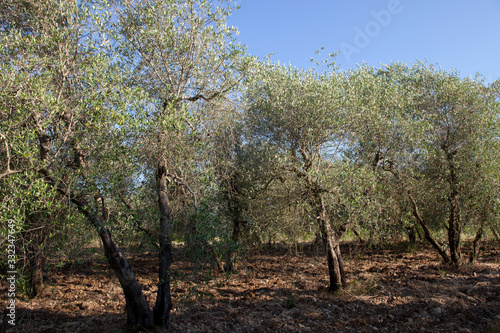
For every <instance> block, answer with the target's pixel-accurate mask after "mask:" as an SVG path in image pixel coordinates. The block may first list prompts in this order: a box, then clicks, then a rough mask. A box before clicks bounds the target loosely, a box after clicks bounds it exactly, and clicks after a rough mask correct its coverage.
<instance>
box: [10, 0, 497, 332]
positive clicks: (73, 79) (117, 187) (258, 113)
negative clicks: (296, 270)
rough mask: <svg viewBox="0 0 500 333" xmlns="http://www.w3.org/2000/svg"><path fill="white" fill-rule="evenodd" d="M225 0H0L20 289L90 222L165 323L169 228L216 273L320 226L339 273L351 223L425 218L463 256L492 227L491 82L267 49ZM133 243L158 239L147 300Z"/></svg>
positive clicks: (137, 304) (381, 228) (79, 244)
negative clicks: (343, 64)
mask: <svg viewBox="0 0 500 333" xmlns="http://www.w3.org/2000/svg"><path fill="white" fill-rule="evenodd" d="M234 9H236V8H235V7H234V6H233V4H232V3H230V2H228V1H224V0H221V1H214V2H212V1H208V0H189V1H180V0H141V1H129V0H123V1H106V0H95V1H93V0H89V1H73V0H50V1H42V2H40V1H36V0H22V1H18V0H2V1H0V39H1V42H2V47H1V48H0V66H1V71H0V83H1V84H2V89H1V91H0V157H1V158H0V221H1V222H2V225H7V224H8V223H10V222H9V221H14V223H15V230H16V236H17V240H16V249H17V253H16V254H17V262H18V263H17V265H18V269H19V272H20V274H21V276H22V280H21V283H20V285H22V287H21V290H22V291H23V293H25V294H26V295H27V296H30V297H34V296H36V295H39V294H41V293H42V292H43V290H44V288H45V286H44V277H46V276H48V275H49V274H50V271H51V269H53V268H54V265H55V263H57V262H58V261H70V260H74V258H75V257H77V256H78V254H77V253H79V252H78V251H86V250H88V249H89V248H91V247H94V245H95V243H93V242H94V241H96V242H98V243H97V244H100V246H101V248H102V250H103V254H104V255H105V257H106V261H107V264H108V265H109V267H110V269H111V270H112V271H113V273H114V274H115V275H116V277H117V278H118V281H119V283H120V286H121V288H122V290H123V294H124V296H125V309H126V313H127V323H126V324H127V326H129V327H131V328H137V329H142V328H144V329H151V328H152V327H156V328H160V329H163V328H167V327H168V326H169V323H170V312H171V310H172V308H173V304H172V295H171V282H172V276H173V275H174V274H173V272H172V271H171V263H172V260H173V253H172V249H173V246H174V245H173V242H174V241H175V242H176V243H177V244H179V245H178V246H182V247H184V248H186V251H187V253H188V254H189V258H190V260H192V261H193V263H194V264H193V265H194V267H197V268H199V269H213V270H214V271H215V272H217V274H220V273H226V274H231V272H234V271H237V267H238V261H240V260H241V259H242V258H244V255H245V251H250V250H254V249H258V248H260V247H262V246H264V244H266V243H267V244H269V245H271V246H272V244H273V243H274V242H285V243H287V244H295V245H296V244H298V243H311V244H312V246H316V245H317V244H318V243H319V244H321V246H320V248H321V251H322V253H323V255H324V256H325V257H326V263H327V268H328V271H327V272H325V273H327V274H328V279H329V286H328V287H329V289H330V290H331V291H338V290H341V289H342V288H344V287H345V286H346V285H347V283H348V280H349V272H346V270H345V268H344V262H343V256H342V253H341V250H340V243H341V240H343V239H345V237H346V235H347V237H349V239H354V240H358V241H361V242H363V243H367V242H368V243H370V244H375V243H377V242H380V243H382V241H386V240H394V239H398V240H401V239H408V241H409V242H411V243H412V245H415V244H416V242H417V238H419V237H420V239H421V240H423V241H426V242H428V243H429V244H430V246H432V247H433V249H434V250H435V251H436V252H437V254H438V255H439V256H440V257H441V258H442V261H443V262H444V263H445V264H451V265H454V266H457V267H458V266H460V265H462V264H463V263H465V262H466V257H467V256H468V260H469V261H470V262H474V261H475V260H477V258H478V256H479V255H480V249H481V242H482V241H483V240H485V239H487V238H492V237H495V238H497V239H498V233H499V229H500V195H499V193H500V173H499V172H500V171H499V170H500V165H499V163H500V162H499V161H500V108H499V106H500V104H499V103H500V89H499V87H500V84H499V81H497V82H494V83H492V84H486V83H484V82H483V81H482V80H481V77H479V76H478V77H477V78H463V77H461V76H460V75H459V73H457V72H454V71H445V70H443V69H441V68H439V67H437V66H433V65H430V64H428V63H422V62H417V63H415V64H412V65H403V64H400V63H391V64H389V65H385V66H381V67H379V68H374V67H370V66H367V65H363V66H359V67H358V68H356V69H351V70H348V71H342V70H340V69H339V68H338V67H337V65H336V64H335V62H332V60H335V59H334V58H335V57H334V56H333V55H332V56H331V57H330V58H328V61H325V62H324V65H325V66H324V68H320V67H319V66H318V67H314V68H313V67H311V68H301V69H299V68H295V67H293V66H291V65H280V64H279V63H273V62H271V61H269V60H268V59H266V60H263V61H260V60H258V59H256V58H254V57H251V56H249V55H247V54H246V49H245V47H244V46H241V45H240V44H238V43H237V39H236V35H237V29H236V28H234V27H229V26H227V24H226V19H227V17H228V16H229V15H230V14H231V12H232V10H234ZM1 230H2V233H1V237H2V239H3V240H4V239H7V232H6V231H5V230H4V228H2V229H1ZM343 237H344V238H343ZM465 243H467V244H468V245H470V246H469V247H468V248H467V250H464V248H463V245H464V244H465ZM92 244H94V245H92ZM2 246H4V245H2ZM129 247H130V248H132V247H133V248H135V249H139V251H147V250H150V249H154V250H155V251H157V252H158V272H157V273H158V280H157V286H158V289H157V291H156V303H155V305H154V307H153V308H152V309H151V308H150V304H149V303H148V301H147V299H146V297H145V295H144V293H143V288H144V286H142V285H141V284H140V283H139V282H138V279H137V278H136V276H135V273H134V270H133V267H132V265H129V263H128V260H127V258H126V257H127V255H128V254H127V253H128V248H129ZM304 260H307V258H304ZM2 265H3V263H2ZM207 267H208V268H207ZM3 268H4V267H2V269H3Z"/></svg>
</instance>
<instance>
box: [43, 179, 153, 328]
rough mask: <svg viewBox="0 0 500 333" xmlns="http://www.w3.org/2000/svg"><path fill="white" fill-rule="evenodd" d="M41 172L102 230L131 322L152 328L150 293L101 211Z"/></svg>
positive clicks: (98, 229)
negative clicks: (95, 209) (117, 242)
mask: <svg viewBox="0 0 500 333" xmlns="http://www.w3.org/2000/svg"><path fill="white" fill-rule="evenodd" d="M40 173H41V174H42V175H43V176H44V179H45V181H46V182H47V183H48V184H50V185H51V186H54V187H55V188H56V189H57V190H58V192H59V193H61V194H62V195H64V196H65V197H68V198H70V200H71V202H72V203H73V204H74V205H75V206H76V207H77V209H78V211H79V212H80V213H82V214H83V215H84V216H85V217H86V218H87V220H88V221H89V222H90V223H91V224H92V225H93V226H94V228H95V229H96V230H97V232H98V233H99V237H100V238H101V240H102V245H103V247H104V254H105V255H106V258H107V259H108V263H109V266H110V267H111V268H112V269H113V271H114V272H115V274H116V277H117V278H118V281H119V282H120V285H121V287H122V289H123V294H124V295H125V302H126V309H127V326H130V327H144V328H150V327H152V326H153V313H152V312H151V309H150V308H149V304H148V302H147V301H146V297H145V296H144V294H143V292H142V288H141V286H140V285H139V284H138V283H137V280H136V278H135V275H134V273H133V271H132V268H131V267H130V265H129V264H128V262H127V259H125V257H124V256H123V254H122V253H121V251H120V250H119V249H118V247H117V246H116V245H115V243H114V242H113V240H112V239H111V234H110V233H109V230H108V229H106V228H105V227H104V226H103V224H102V221H101V220H100V219H99V217H98V215H97V214H94V213H93V212H92V211H90V209H89V207H91V205H90V204H89V203H88V202H87V201H86V200H85V198H84V197H81V196H76V195H75V194H74V193H71V192H70V191H68V189H67V188H66V187H65V186H64V185H63V184H62V183H58V182H57V180H56V179H55V178H54V176H52V175H51V174H50V172H49V171H48V170H47V169H41V170H40Z"/></svg>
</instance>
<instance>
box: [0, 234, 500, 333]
mask: <svg viewBox="0 0 500 333" xmlns="http://www.w3.org/2000/svg"><path fill="white" fill-rule="evenodd" d="M499 248H500V247H499V244H498V243H496V244H495V243H490V244H488V245H487V246H486V248H485V249H484V252H483V256H481V257H480V260H479V263H478V264H475V265H470V266H464V267H463V268H461V269H455V268H451V267H446V266H443V265H442V264H441V262H440V260H439V258H438V257H437V255H436V254H435V252H434V251H432V250H431V249H428V248H424V247H423V246H422V247H421V248H419V249H418V250H417V251H414V252H408V251H406V249H405V248H404V246H401V245H394V246H390V247H388V248H386V249H385V250H370V249H367V248H365V247H362V246H360V245H358V244H354V243H352V244H344V245H343V249H342V250H343V253H345V259H346V260H345V264H346V271H347V274H348V286H347V287H346V288H345V289H344V290H342V291H340V292H336V293H331V292H329V291H328V289H327V286H328V276H327V268H326V263H325V260H324V255H323V254H322V253H321V251H320V250H317V249H314V248H310V247H308V246H304V248H303V249H302V251H299V252H294V251H289V250H287V249H285V248H274V249H271V250H263V251H260V252H259V253H253V254H249V255H248V257H247V260H244V261H243V262H241V263H240V265H239V266H238V270H237V272H236V273H234V274H233V275H230V276H225V275H222V276H221V275H219V276H215V275H211V274H207V271H200V270H195V269H194V268H193V264H191V263H189V261H188V260H187V259H185V258H184V256H183V249H180V248H177V249H176V250H175V254H176V258H177V260H174V264H173V267H172V274H173V284H172V294H173V297H174V309H173V312H172V318H171V319H172V320H171V322H172V331H174V332H498V329H499V328H500V263H499V253H500V251H499ZM131 259H132V260H131V262H132V265H133V267H134V271H135V273H136V275H137V277H138V281H139V283H140V284H141V286H142V287H143V288H144V293H145V295H146V297H147V298H148V301H149V303H150V304H154V299H155V295H156V290H157V287H156V285H155V283H156V274H157V267H156V263H157V257H156V254H155V253H145V254H134V253H131ZM48 278H49V283H50V285H49V286H48V287H47V288H46V290H45V292H44V294H43V295H41V296H38V297H36V298H35V299H33V300H24V301H20V302H19V303H20V304H19V314H18V318H19V325H18V330H19V331H24V332H122V330H123V323H125V321H126V314H125V308H124V307H125V301H124V297H123V295H122V292H121V288H120V286H119V284H118V281H117V279H116V278H115V277H114V275H113V272H111V271H110V270H109V269H108V268H107V266H106V263H105V262H104V261H102V260H100V259H95V260H90V259H89V260H87V261H82V262H81V263H80V264H75V265H72V266H71V265H67V266H66V267H63V268H61V269H60V270H59V271H57V272H55V273H52V274H51V275H50V276H49V277H48ZM4 287H5V286H2V288H4Z"/></svg>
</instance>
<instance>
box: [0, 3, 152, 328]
mask: <svg viewBox="0 0 500 333" xmlns="http://www.w3.org/2000/svg"><path fill="white" fill-rule="evenodd" d="M2 5H3V6H4V7H2V15H4V16H2V19H1V22H2V28H3V31H2V35H1V38H2V43H3V47H2V49H1V51H0V52H1V53H0V57H1V59H2V62H1V66H2V71H1V72H2V74H1V76H0V80H1V82H2V84H3V86H4V88H5V89H3V90H2V92H1V93H0V94H1V95H0V103H1V107H2V113H1V117H0V120H1V122H2V123H1V124H2V126H1V128H2V133H1V139H2V145H3V146H4V147H5V150H4V151H2V155H5V157H6V160H5V161H6V162H5V163H3V161H4V159H2V164H1V167H2V175H1V176H2V177H1V178H0V181H1V182H2V191H4V189H5V190H6V191H9V190H11V191H12V193H13V195H14V196H12V195H9V196H6V197H5V200H4V201H3V202H2V213H3V212H6V215H5V216H7V217H10V218H14V219H15V220H16V221H19V223H23V222H22V221H25V220H29V219H31V218H32V217H33V216H36V215H35V214H40V212H44V213H45V216H43V217H44V219H38V220H39V222H40V223H42V224H41V225H39V226H38V227H40V229H41V230H44V229H45V227H46V225H47V224H49V223H51V221H47V220H46V219H45V218H49V219H53V220H55V218H54V215H55V214H54V213H53V212H59V213H62V214H64V213H65V212H64V211H63V209H61V208H60V207H62V206H69V205H72V206H73V207H75V208H76V209H77V211H78V212H80V213H81V214H82V215H83V216H85V218H86V219H87V220H88V221H89V222H90V223H91V225H92V226H93V227H94V228H95V229H96V231H97V232H98V234H99V237H100V238H101V240H102V243H103V247H104V251H105V255H106V257H107V259H108V262H109V264H110V266H111V268H112V269H113V270H114V272H115V273H116V275H117V277H118V280H119V281H120V284H121V286H122V287H123V290H124V293H125V299H126V306H127V318H128V322H129V323H131V324H141V325H142V324H144V325H146V326H147V325H149V326H150V325H151V324H152V316H149V317H150V318H149V317H148V313H147V310H148V308H147V303H146V299H145V297H144V295H143V294H142V292H141V289H140V286H139V285H138V283H137V281H136V279H135V277H134V274H133V272H132V270H131V268H130V266H129V265H128V263H127V260H126V259H125V258H124V256H123V254H122V253H121V251H120V250H119V249H118V247H117V246H116V245H115V243H114V242H113V240H112V238H111V234H110V232H109V230H108V229H107V228H106V222H107V220H108V218H109V205H108V204H109V201H110V199H112V198H113V193H117V192H123V191H127V188H128V186H129V185H128V184H127V183H126V181H124V180H126V179H130V176H131V174H132V173H133V172H134V170H135V169H136V161H137V159H135V160H134V152H135V151H137V149H135V148H134V147H133V145H132V146H131V144H132V143H134V141H135V138H134V135H135V134H134V133H136V129H134V128H133V126H134V123H133V121H132V120H133V118H132V116H131V113H130V112H129V108H130V105H129V103H128V98H125V96H127V97H132V96H134V95H136V93H137V92H136V91H134V90H132V89H128V88H126V87H124V86H123V84H121V83H120V77H119V76H118V75H117V74H118V68H117V64H116V62H115V61H113V59H112V58H111V57H110V56H109V49H107V45H109V43H108V41H107V39H106V36H105V35H102V34H100V32H99V29H97V27H99V26H101V25H102V24H103V21H104V19H105V18H106V16H107V12H106V11H105V8H101V9H98V8H97V7H93V6H92V5H93V4H92V3H89V2H78V3H77V2H76V1H69V0H68V1H65V0H61V1H43V2H39V1H29V0H28V1H22V2H17V1H13V2H4V3H2ZM118 86H121V88H120V89H118V88H117V87H118ZM135 98H136V99H140V98H141V97H140V96H136V97H135ZM30 202H33V203H35V204H33V203H30ZM28 203H29V204H28ZM65 209H70V208H69V207H67V208H65ZM2 216H4V214H2ZM66 216H67V215H66ZM61 220H64V219H61ZM20 227H21V228H23V226H22V225H21V226H20Z"/></svg>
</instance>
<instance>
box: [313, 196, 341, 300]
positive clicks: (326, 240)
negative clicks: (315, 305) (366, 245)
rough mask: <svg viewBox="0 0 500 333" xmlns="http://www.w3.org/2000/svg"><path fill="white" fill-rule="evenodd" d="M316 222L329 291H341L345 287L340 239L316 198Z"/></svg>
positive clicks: (321, 202)
mask: <svg viewBox="0 0 500 333" xmlns="http://www.w3.org/2000/svg"><path fill="white" fill-rule="evenodd" d="M318 201H319V202H318V207H317V210H318V214H317V215H318V217H317V218H318V220H319V224H320V225H319V227H320V230H321V235H322V240H323V245H324V246H325V250H326V260H327V264H328V275H329V277H330V286H329V289H330V290H331V291H336V290H339V289H341V288H342V287H344V286H345V285H346V278H345V271H344V265H343V263H342V256H341V253H340V243H339V240H340V238H339V237H337V235H336V234H335V233H334V232H333V230H332V227H331V225H330V218H329V217H328V214H327V211H326V207H325V205H324V203H323V199H322V198H318Z"/></svg>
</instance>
